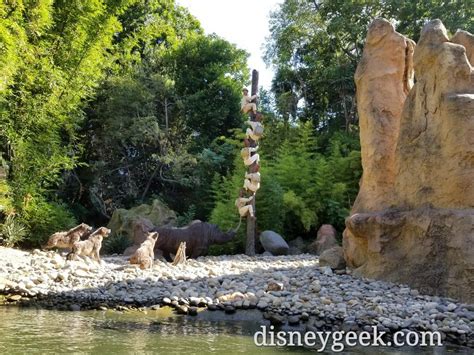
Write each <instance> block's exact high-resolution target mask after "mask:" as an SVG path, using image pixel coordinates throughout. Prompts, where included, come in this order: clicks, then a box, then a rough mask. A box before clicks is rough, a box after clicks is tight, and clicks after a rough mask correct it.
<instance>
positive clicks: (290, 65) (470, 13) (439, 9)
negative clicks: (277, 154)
mask: <svg viewBox="0 0 474 355" xmlns="http://www.w3.org/2000/svg"><path fill="white" fill-rule="evenodd" d="M377 17H385V18H387V19H389V20H391V21H393V23H395V24H396V27H397V30H398V31H399V32H401V33H403V34H404V35H406V36H408V37H410V38H412V39H414V40H415V41H416V40H417V39H418V37H419V33H420V30H421V28H422V26H423V24H424V23H425V22H426V21H427V20H430V19H433V18H440V19H441V20H442V21H443V22H444V23H445V25H446V27H447V28H448V29H449V30H451V31H452V32H454V31H456V29H458V28H462V29H465V30H468V31H470V32H472V31H473V26H474V25H473V21H472V19H473V17H474V7H473V6H472V4H471V2H470V1H468V0H454V1H443V0H422V1H404V0H386V1H374V0H360V1H345V0H315V1H309V0H285V1H284V2H283V4H282V5H281V6H280V8H279V9H278V10H277V11H275V12H274V13H273V14H272V16H271V20H270V31H271V35H270V38H269V41H268V45H267V52H266V60H267V63H269V64H271V65H273V66H274V67H275V69H276V75H275V78H274V80H273V91H274V93H275V95H276V101H277V106H278V109H279V111H280V113H281V114H282V115H283V116H284V117H287V118H288V119H291V118H292V119H296V118H298V119H303V120H308V119H310V120H312V121H313V122H314V124H315V127H316V128H317V129H328V128H331V127H332V128H333V129H346V130H347V129H349V127H350V125H351V124H352V123H355V122H356V121H357V117H356V107H355V95H354V93H355V87H354V82H353V75H354V72H355V68H356V66H357V63H358V61H359V59H360V57H361V55H362V48H363V44H364V39H365V36H366V33H367V27H368V25H369V24H370V22H371V21H372V20H374V19H375V18H377Z"/></svg>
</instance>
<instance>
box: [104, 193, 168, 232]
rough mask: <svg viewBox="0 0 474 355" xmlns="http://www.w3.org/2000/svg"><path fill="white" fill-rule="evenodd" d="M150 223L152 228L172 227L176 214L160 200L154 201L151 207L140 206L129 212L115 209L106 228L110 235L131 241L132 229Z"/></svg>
mask: <svg viewBox="0 0 474 355" xmlns="http://www.w3.org/2000/svg"><path fill="white" fill-rule="evenodd" d="M144 219H145V220H147V221H148V222H146V221H145V222H144V221H143V220H144ZM150 222H151V225H152V226H163V225H170V226H174V225H176V213H175V212H174V211H173V210H171V209H169V208H168V207H167V206H166V205H165V204H164V203H163V202H161V201H160V200H154V201H153V202H152V204H151V205H147V204H142V205H140V206H137V207H133V208H131V209H129V210H126V209H123V208H119V209H116V210H115V211H114V213H113V214H112V218H111V219H110V222H109V224H108V225H107V228H109V229H111V230H112V234H117V233H119V234H125V235H127V236H129V237H130V238H131V239H133V234H134V229H136V228H138V227H140V226H142V225H143V223H145V224H146V223H150Z"/></svg>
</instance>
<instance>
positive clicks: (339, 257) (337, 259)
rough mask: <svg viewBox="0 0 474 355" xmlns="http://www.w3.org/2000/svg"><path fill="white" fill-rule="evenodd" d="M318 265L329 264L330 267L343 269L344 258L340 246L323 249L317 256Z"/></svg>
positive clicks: (344, 264)
mask: <svg viewBox="0 0 474 355" xmlns="http://www.w3.org/2000/svg"><path fill="white" fill-rule="evenodd" d="M319 265H320V266H329V267H330V268H331V269H336V270H339V269H345V267H346V261H345V260H344V252H343V250H342V247H340V246H338V245H337V246H335V247H332V248H330V249H327V250H325V251H323V253H322V254H321V255H320V256H319Z"/></svg>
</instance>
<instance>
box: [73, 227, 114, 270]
mask: <svg viewBox="0 0 474 355" xmlns="http://www.w3.org/2000/svg"><path fill="white" fill-rule="evenodd" d="M109 234H110V229H108V228H106V227H100V228H99V229H97V230H96V231H94V232H93V233H91V235H89V238H87V240H82V241H78V242H75V243H74V244H73V246H72V251H71V252H70V253H69V254H68V255H67V257H66V258H67V259H68V260H72V259H73V258H75V257H77V256H79V255H80V256H88V257H90V258H92V259H95V260H96V261H97V262H99V263H100V249H101V248H102V240H103V238H106V237H108V236H109Z"/></svg>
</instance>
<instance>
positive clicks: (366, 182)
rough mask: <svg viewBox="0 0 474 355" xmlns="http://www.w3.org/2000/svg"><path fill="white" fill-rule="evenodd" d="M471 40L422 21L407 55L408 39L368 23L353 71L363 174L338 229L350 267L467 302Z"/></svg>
mask: <svg viewBox="0 0 474 355" xmlns="http://www.w3.org/2000/svg"><path fill="white" fill-rule="evenodd" d="M381 24H382V27H383V28H385V29H386V30H384V31H385V32H384V31H381V30H380V29H379V28H378V27H380V25H381ZM381 33H385V34H384V35H382V36H381V35H380V34H381ZM374 36H375V37H376V38H379V39H378V40H377V41H374V40H373V38H375V37H374ZM395 38H397V40H396V41H395ZM472 38H473V37H472V35H471V34H469V33H467V32H464V31H458V32H457V34H456V35H455V36H454V37H453V39H452V41H450V40H449V38H448V36H447V31H446V29H445V28H444V26H443V24H442V23H441V21H439V20H434V21H431V22H429V23H427V24H426V25H425V26H424V28H423V30H422V32H421V36H420V40H419V42H418V44H417V46H416V48H415V50H414V54H413V59H412V58H411V55H410V53H411V49H410V43H411V42H410V41H409V40H407V39H404V37H403V36H401V35H399V34H397V33H396V32H395V31H394V30H390V29H389V27H388V25H387V24H384V23H383V21H382V22H381V20H376V21H374V24H373V25H371V27H370V28H369V33H368V35H367V43H366V45H365V47H364V54H363V58H362V61H361V63H360V64H359V67H358V69H357V71H356V75H355V79H356V87H357V99H358V110H359V117H360V122H361V125H360V129H361V134H360V137H361V149H362V166H363V169H364V172H363V176H362V181H361V187H360V190H359V195H358V196H357V199H356V201H355V203H354V206H353V208H352V211H351V216H350V217H348V218H347V219H346V230H345V231H344V233H343V249H344V256H345V259H346V262H347V264H348V266H350V267H352V268H355V270H354V274H356V275H357V274H358V275H361V276H366V277H373V278H380V279H385V280H389V281H393V282H399V283H406V284H409V285H410V286H412V287H415V288H417V289H418V290H420V291H422V292H425V293H430V294H437V295H442V296H449V297H453V298H458V299H460V300H463V301H466V302H474V289H473V288H472V284H473V283H474V184H473V183H472V181H473V176H474V138H473V137H474V84H473V83H474V72H473V67H472V66H471V64H470V62H469V60H470V59H469V58H471V56H472V50H473V47H472ZM391 46H392V47H393V50H392V51H391V52H390V53H387V54H386V55H380V54H381V53H383V51H384V50H383V48H385V47H387V48H390V47H391ZM396 46H399V47H396ZM412 63H413V67H414V70H415V77H416V83H415V84H414V86H413V87H412V89H411V90H410V91H409V94H408V95H407V91H408V90H407V89H409V86H411V81H410V80H408V78H410V75H409V72H407V70H410V68H411V67H412ZM380 68H382V69H380ZM395 73H398V74H397V75H395ZM401 73H405V74H404V75H401ZM376 82H378V83H379V84H378V85H375V83H376ZM370 85H372V86H373V88H372V89H370V90H368V86H370ZM384 87H385V89H384ZM388 89H390V90H391V92H386V93H385V94H382V93H383V92H384V91H383V90H388ZM378 93H379V94H378ZM385 96H386V97H385ZM394 98H398V99H397V100H398V101H396V100H395V101H394ZM400 107H403V109H402V110H401V111H400V110H399V109H400ZM387 111H389V112H391V113H392V114H391V115H387ZM395 122H396V123H395ZM387 128H389V129H388V130H387ZM387 135H389V136H390V137H391V138H390V139H389V140H387ZM369 152H371V153H369ZM382 180H383V181H382Z"/></svg>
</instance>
